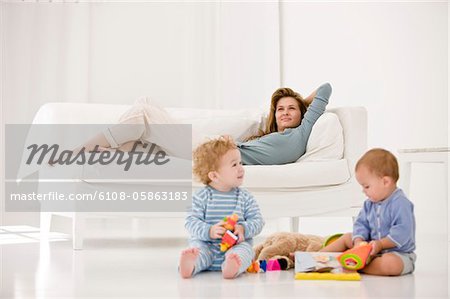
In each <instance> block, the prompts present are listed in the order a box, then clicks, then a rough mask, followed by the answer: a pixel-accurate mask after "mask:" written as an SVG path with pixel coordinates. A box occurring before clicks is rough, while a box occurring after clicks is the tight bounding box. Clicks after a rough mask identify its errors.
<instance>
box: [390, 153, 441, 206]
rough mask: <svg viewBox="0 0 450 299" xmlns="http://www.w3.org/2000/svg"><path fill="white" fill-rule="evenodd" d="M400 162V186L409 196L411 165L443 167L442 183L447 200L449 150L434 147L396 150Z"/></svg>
mask: <svg viewBox="0 0 450 299" xmlns="http://www.w3.org/2000/svg"><path fill="white" fill-rule="evenodd" d="M398 152H399V154H400V156H399V162H400V169H401V173H400V186H402V189H403V191H404V192H405V193H406V194H407V195H408V196H409V195H410V194H409V192H410V185H411V164H412V163H415V162H416V163H441V164H443V165H444V173H443V176H444V182H447V184H446V186H445V189H446V190H445V196H446V197H447V198H448V158H449V154H450V148H448V147H435V148H411V149H400V150H398Z"/></svg>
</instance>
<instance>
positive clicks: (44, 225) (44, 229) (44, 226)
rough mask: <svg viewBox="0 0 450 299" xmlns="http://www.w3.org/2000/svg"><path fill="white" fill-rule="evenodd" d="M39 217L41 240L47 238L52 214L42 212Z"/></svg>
mask: <svg viewBox="0 0 450 299" xmlns="http://www.w3.org/2000/svg"><path fill="white" fill-rule="evenodd" d="M40 217H41V219H40V232H41V238H48V236H49V233H50V228H51V226H52V213H49V212H42V213H41V215H40Z"/></svg>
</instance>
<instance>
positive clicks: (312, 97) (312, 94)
mask: <svg viewBox="0 0 450 299" xmlns="http://www.w3.org/2000/svg"><path fill="white" fill-rule="evenodd" d="M316 94H317V89H316V90H314V91H313V92H312V93H311V94H310V95H309V96H307V97H306V98H305V99H304V102H305V104H306V106H309V105H311V103H312V101H313V100H314V98H315V97H316Z"/></svg>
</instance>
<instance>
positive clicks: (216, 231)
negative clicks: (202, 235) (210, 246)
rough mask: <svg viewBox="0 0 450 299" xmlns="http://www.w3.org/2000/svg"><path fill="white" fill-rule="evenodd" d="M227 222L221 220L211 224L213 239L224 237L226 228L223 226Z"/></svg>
mask: <svg viewBox="0 0 450 299" xmlns="http://www.w3.org/2000/svg"><path fill="white" fill-rule="evenodd" d="M224 223H225V222H223V221H220V222H217V223H216V224H214V225H213V226H211V228H210V229H209V237H210V238H211V239H220V238H222V236H223V234H224V233H225V231H226V229H225V228H224V227H223V225H224Z"/></svg>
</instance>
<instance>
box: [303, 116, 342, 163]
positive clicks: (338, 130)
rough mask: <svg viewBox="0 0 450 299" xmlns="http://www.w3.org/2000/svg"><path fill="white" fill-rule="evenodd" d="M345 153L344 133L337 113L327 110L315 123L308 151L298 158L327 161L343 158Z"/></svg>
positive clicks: (307, 147)
mask: <svg viewBox="0 0 450 299" xmlns="http://www.w3.org/2000/svg"><path fill="white" fill-rule="evenodd" d="M343 154H344V134H343V129H342V125H341V122H340V121H339V118H338V117H337V115H336V114H334V113H330V112H326V113H324V114H322V115H321V116H320V117H319V119H318V120H317V122H316V123H315V124H314V126H313V128H312V131H311V135H310V136H309V140H308V144H307V145H306V153H305V154H304V155H303V156H301V157H300V159H298V160H297V162H301V161H303V162H304V161H326V160H339V159H342V157H343Z"/></svg>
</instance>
